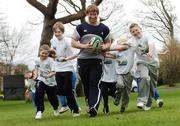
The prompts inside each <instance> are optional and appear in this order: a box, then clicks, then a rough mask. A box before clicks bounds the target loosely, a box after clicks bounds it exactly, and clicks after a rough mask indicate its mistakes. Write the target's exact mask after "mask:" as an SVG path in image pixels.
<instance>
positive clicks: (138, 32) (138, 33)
mask: <svg viewBox="0 0 180 126" xmlns="http://www.w3.org/2000/svg"><path fill="white" fill-rule="evenodd" d="M130 33H131V35H132V36H134V37H135V38H136V39H140V38H141V37H142V30H141V28H140V27H139V26H134V27H133V28H131V29H130Z"/></svg>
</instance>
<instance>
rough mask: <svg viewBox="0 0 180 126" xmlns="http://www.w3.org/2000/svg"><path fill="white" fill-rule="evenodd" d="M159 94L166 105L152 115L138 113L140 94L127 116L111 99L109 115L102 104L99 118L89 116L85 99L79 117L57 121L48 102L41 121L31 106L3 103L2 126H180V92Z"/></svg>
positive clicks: (0, 103)
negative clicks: (37, 118)
mask: <svg viewBox="0 0 180 126" xmlns="http://www.w3.org/2000/svg"><path fill="white" fill-rule="evenodd" d="M160 94H161V98H162V99H163V100H164V103H165V104H164V106H163V107H162V108H157V107H156V104H155V102H154V103H153V107H152V109H151V110H150V111H143V110H139V109H137V108H136V97H137V93H132V94H131V101H130V104H129V107H128V108H127V110H126V112H125V113H124V114H120V113H119V106H118V107H116V106H114V105H113V104H112V98H110V101H109V105H110V114H109V115H108V116H106V115H104V114H103V112H102V103H101V105H100V108H99V111H98V116H97V117H96V118H89V116H88V115H87V114H86V112H85V109H86V107H85V103H84V98H82V97H81V98H78V101H79V103H80V105H81V108H82V111H81V116H80V117H77V118H73V117H72V114H71V113H70V111H68V112H66V113H64V114H61V115H59V116H58V117H54V116H53V111H52V108H51V106H50V104H49V102H47V101H46V102H45V107H46V110H45V112H44V114H43V118H42V120H35V119H34V116H35V114H34V109H33V107H32V104H31V103H26V102H25V101H3V100H0V126H180V97H179V96H180V90H160Z"/></svg>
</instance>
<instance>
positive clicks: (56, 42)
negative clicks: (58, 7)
mask: <svg viewBox="0 0 180 126" xmlns="http://www.w3.org/2000/svg"><path fill="white" fill-rule="evenodd" d="M52 30H53V32H54V35H55V37H54V38H53V39H51V47H52V48H53V49H54V50H55V51H56V56H57V57H56V58H55V71H56V75H55V76H56V82H57V87H58V95H63V96H66V98H67V104H68V107H69V108H70V110H71V111H72V112H73V117H77V116H80V113H79V107H78V104H77V102H76V99H75V96H74V93H73V90H72V74H73V71H74V66H73V64H74V63H73V61H72V60H68V57H71V56H74V54H73V50H72V47H71V41H70V40H71V39H70V38H67V37H65V36H64V30H65V28H64V25H63V24H62V23H61V22H56V23H55V24H54V25H53V28H52Z"/></svg>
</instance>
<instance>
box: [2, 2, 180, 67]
mask: <svg viewBox="0 0 180 126" xmlns="http://www.w3.org/2000/svg"><path fill="white" fill-rule="evenodd" d="M41 1H43V0H41ZM116 1H119V0H116ZM170 1H171V3H172V5H174V6H175V11H176V14H177V17H178V18H179V19H180V4H179V3H180V2H179V0H170ZM17 5H18V6H17ZM139 8H142V6H139V4H138V0H125V2H124V9H125V14H126V16H127V19H129V20H133V21H134V20H135V18H134V16H133V14H134V11H135V10H137V9H139ZM0 11H1V12H4V13H5V15H6V16H7V19H8V22H9V24H10V25H11V26H12V27H16V28H19V29H20V28H21V27H24V26H26V23H27V21H30V22H34V21H35V22H36V23H41V22H42V14H41V13H40V12H39V11H38V10H36V9H35V8H34V7H32V6H31V5H30V4H28V3H27V2H26V0H0ZM41 30H42V25H39V26H36V27H35V28H34V29H33V32H32V33H30V34H29V40H28V42H30V43H31V44H30V46H29V47H28V48H27V50H29V52H31V56H30V57H28V55H23V56H21V55H17V56H16V58H15V61H14V62H15V63H21V62H23V63H25V64H27V65H28V66H29V67H30V68H32V67H33V59H34V57H37V52H38V47H39V41H40V35H41ZM32 49H33V50H34V51H33V52H32ZM20 57H21V58H20Z"/></svg>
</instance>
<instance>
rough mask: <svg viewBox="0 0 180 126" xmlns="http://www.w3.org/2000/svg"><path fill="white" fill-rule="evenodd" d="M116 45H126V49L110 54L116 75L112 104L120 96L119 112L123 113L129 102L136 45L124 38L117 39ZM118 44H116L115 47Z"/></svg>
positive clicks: (116, 102)
mask: <svg viewBox="0 0 180 126" xmlns="http://www.w3.org/2000/svg"><path fill="white" fill-rule="evenodd" d="M118 45H121V46H127V47H126V48H125V49H126V50H124V51H122V50H119V51H117V52H115V53H113V54H112V58H115V59H116V62H115V70H116V76H117V83H116V92H115V99H114V104H115V105H119V102H120V100H121V97H122V103H121V109H120V112H121V113H123V112H125V109H126V107H127V106H128V103H129V95H130V92H131V86H132V81H133V77H132V75H131V69H132V67H133V63H134V52H135V49H136V45H135V44H134V43H131V42H127V41H126V40H121V41H119V42H118ZM118 45H116V47H117V46H118Z"/></svg>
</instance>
